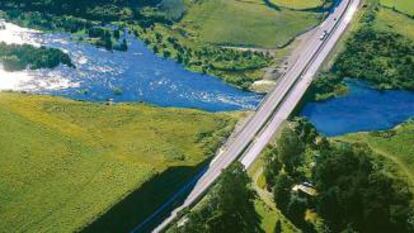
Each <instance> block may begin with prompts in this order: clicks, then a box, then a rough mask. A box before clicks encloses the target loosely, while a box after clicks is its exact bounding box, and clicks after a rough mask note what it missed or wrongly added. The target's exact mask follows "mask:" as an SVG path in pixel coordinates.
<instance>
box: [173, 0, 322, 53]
mask: <svg viewBox="0 0 414 233" xmlns="http://www.w3.org/2000/svg"><path fill="white" fill-rule="evenodd" d="M320 18H321V14H318V13H311V12H301V11H294V10H289V9H281V10H280V11H278V10H275V9H272V8H270V7H268V6H267V5H266V4H265V3H264V1H262V0H239V1H237V0H209V1H202V2H199V3H194V4H190V5H189V9H188V10H187V13H186V15H185V16H184V18H183V19H182V20H181V21H180V23H179V25H178V27H181V28H183V29H184V30H185V31H188V32H190V33H189V34H190V35H193V37H194V39H195V40H197V41H198V42H200V43H211V44H219V45H232V46H247V47H264V48H274V47H277V46H282V45H284V44H286V43H287V42H288V41H289V40H290V39H291V38H292V37H295V36H296V35H298V34H299V33H301V32H303V31H305V30H306V29H308V28H310V27H312V26H314V25H316V24H317V23H318V22H319V21H320Z"/></svg>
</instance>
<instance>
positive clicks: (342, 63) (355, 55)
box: [311, 0, 414, 100]
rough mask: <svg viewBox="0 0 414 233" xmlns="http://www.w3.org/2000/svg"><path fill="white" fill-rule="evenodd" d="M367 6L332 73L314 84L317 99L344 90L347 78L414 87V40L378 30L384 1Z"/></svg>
mask: <svg viewBox="0 0 414 233" xmlns="http://www.w3.org/2000/svg"><path fill="white" fill-rule="evenodd" d="M366 6H367V7H366V9H365V12H364V15H363V17H362V18H361V20H360V28H359V29H358V30H357V31H356V32H354V33H353V35H352V36H351V37H350V38H349V39H347V41H346V45H345V50H344V51H343V52H342V53H340V54H339V56H338V58H337V59H336V61H335V63H334V65H333V67H332V69H331V70H330V72H328V73H324V74H323V75H321V76H320V77H319V79H317V80H316V81H315V82H314V83H313V85H312V88H311V90H312V91H311V97H312V98H313V99H316V100H318V99H326V98H329V97H333V96H336V95H338V94H341V93H343V90H344V88H343V87H344V84H343V78H345V77H349V78H356V79H360V80H365V81H368V83H370V84H371V85H373V86H375V87H376V88H379V89H408V90H414V79H412V74H413V73H414V41H412V40H411V39H409V38H407V37H404V36H403V35H400V34H398V33H396V32H392V31H384V30H379V29H377V28H376V27H375V22H376V17H377V12H378V10H379V9H380V4H379V2H378V1H377V0H372V1H368V2H367V5H366ZM319 97H321V98H319ZM324 97H325V98H324Z"/></svg>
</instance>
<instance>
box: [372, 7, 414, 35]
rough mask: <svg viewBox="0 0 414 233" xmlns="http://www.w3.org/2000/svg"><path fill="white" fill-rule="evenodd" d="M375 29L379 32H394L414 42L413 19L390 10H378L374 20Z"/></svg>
mask: <svg viewBox="0 0 414 233" xmlns="http://www.w3.org/2000/svg"><path fill="white" fill-rule="evenodd" d="M413 4H414V1H413ZM375 28H376V29H378V30H380V31H391V32H396V33H399V34H401V35H403V36H406V37H407V38H410V39H411V40H414V19H411V18H409V17H408V16H406V15H403V14H399V13H397V12H394V11H392V10H390V9H386V8H381V9H380V11H379V12H378V14H377V18H376V20H375Z"/></svg>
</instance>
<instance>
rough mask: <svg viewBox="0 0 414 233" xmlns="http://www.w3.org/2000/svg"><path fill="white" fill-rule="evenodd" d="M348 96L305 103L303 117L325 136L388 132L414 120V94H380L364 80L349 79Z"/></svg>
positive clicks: (395, 92) (394, 92) (386, 92)
mask: <svg viewBox="0 0 414 233" xmlns="http://www.w3.org/2000/svg"><path fill="white" fill-rule="evenodd" d="M346 83H347V85H348V87H349V93H348V94H347V95H345V96H341V97H338V98H333V99H329V100H327V101H322V102H310V103H307V104H305V106H304V107H303V109H302V110H301V113H300V115H301V116H305V117H306V118H308V119H309V120H310V121H311V122H312V123H313V124H314V125H315V126H316V128H317V129H318V130H319V131H320V132H322V133H323V134H325V135H326V136H337V135H342V134H346V133H352V132H359V131H373V130H384V129H389V128H392V127H394V126H396V125H397V124H400V123H402V122H403V121H406V120H407V119H409V118H411V117H414V92H410V91H401V90H387V91H380V90H376V89H374V88H372V87H370V86H369V85H368V84H366V83H364V82H362V81H356V80H349V79H348V80H347V81H346Z"/></svg>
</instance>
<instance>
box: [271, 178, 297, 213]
mask: <svg viewBox="0 0 414 233" xmlns="http://www.w3.org/2000/svg"><path fill="white" fill-rule="evenodd" d="M293 184H294V183H293V179H292V178H291V177H289V176H288V175H286V174H280V175H279V176H277V177H276V179H275V185H274V186H273V198H274V200H275V202H276V205H277V207H278V208H279V209H280V210H282V211H286V210H287V207H288V205H289V201H290V193H291V190H292V186H293Z"/></svg>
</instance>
